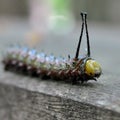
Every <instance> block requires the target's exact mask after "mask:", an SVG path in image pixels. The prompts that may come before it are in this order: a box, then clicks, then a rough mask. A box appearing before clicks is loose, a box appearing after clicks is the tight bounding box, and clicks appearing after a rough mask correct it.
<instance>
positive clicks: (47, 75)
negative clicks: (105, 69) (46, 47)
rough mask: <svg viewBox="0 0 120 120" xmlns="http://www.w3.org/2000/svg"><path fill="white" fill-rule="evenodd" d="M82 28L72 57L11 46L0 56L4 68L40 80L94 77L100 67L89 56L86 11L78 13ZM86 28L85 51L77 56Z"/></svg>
mask: <svg viewBox="0 0 120 120" xmlns="http://www.w3.org/2000/svg"><path fill="white" fill-rule="evenodd" d="M81 18H82V27H81V33H80V37H79V42H78V45H77V50H76V54H75V57H74V58H72V59H71V58H70V56H68V59H63V58H55V57H54V56H53V55H50V56H46V55H45V54H44V53H37V52H36V50H34V49H32V50H29V49H28V48H26V47H18V46H17V47H12V48H10V49H8V50H7V52H6V55H5V57H4V59H3V64H4V69H5V70H9V71H14V72H19V73H22V74H26V75H32V76H36V77H41V78H42V79H55V80H63V81H69V82H72V83H73V84H74V83H78V82H80V83H84V82H87V81H88V80H95V81H96V80H97V78H98V77H100V75H101V73H102V69H101V66H100V64H99V63H98V62H96V61H95V60H94V59H93V58H91V52H90V43H89V35H88V27H87V13H85V12H82V13H81ZM84 28H85V31H86V38H87V54H86V55H85V56H80V57H79V51H80V46H81V40H82V36H83V31H84Z"/></svg>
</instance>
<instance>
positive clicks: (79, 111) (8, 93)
mask: <svg viewBox="0 0 120 120" xmlns="http://www.w3.org/2000/svg"><path fill="white" fill-rule="evenodd" d="M0 111H2V112H0V118H1V119H3V120H6V119H8V120H33V119H34V120H119V117H120V114H119V113H117V112H114V111H111V110H107V109H104V108H100V107H96V106H93V105H90V104H86V103H81V102H77V101H73V100H70V99H65V98H61V97H58V96H51V95H46V94H43V93H39V92H32V91H29V90H26V89H21V88H18V87H15V86H9V85H5V84H0ZM3 113H4V114H3Z"/></svg>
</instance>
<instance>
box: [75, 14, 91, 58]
mask: <svg viewBox="0 0 120 120" xmlns="http://www.w3.org/2000/svg"><path fill="white" fill-rule="evenodd" d="M81 17H82V28H81V34H80V38H79V42H78V46H77V51H76V55H75V59H76V60H77V59H78V56H79V51H80V45H81V40H82V35H83V29H84V23H85V29H86V37H87V56H88V57H90V43H89V35H88V28H87V13H85V12H82V13H81Z"/></svg>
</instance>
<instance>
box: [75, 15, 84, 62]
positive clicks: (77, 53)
mask: <svg viewBox="0 0 120 120" xmlns="http://www.w3.org/2000/svg"><path fill="white" fill-rule="evenodd" d="M83 16H84V14H83V13H81V17H82V28H81V33H80V38H79V42H78V46H77V51H76V55H75V59H76V60H77V59H78V55H79V51H80V45H81V40H82V35H83V29H84V18H83Z"/></svg>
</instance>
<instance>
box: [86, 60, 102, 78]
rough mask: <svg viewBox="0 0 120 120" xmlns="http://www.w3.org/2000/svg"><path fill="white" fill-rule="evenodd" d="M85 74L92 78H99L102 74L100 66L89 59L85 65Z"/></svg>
mask: <svg viewBox="0 0 120 120" xmlns="http://www.w3.org/2000/svg"><path fill="white" fill-rule="evenodd" d="M85 73H86V74H87V75H89V76H91V77H99V76H100V75H101V73H102V69H101V67H100V64H99V63H98V62H96V61H95V60H92V59H88V60H87V61H86V64H85Z"/></svg>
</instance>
